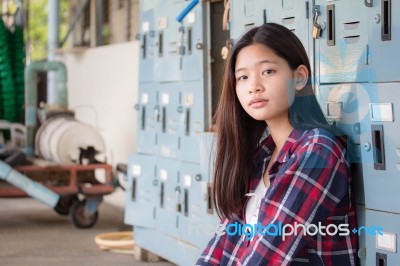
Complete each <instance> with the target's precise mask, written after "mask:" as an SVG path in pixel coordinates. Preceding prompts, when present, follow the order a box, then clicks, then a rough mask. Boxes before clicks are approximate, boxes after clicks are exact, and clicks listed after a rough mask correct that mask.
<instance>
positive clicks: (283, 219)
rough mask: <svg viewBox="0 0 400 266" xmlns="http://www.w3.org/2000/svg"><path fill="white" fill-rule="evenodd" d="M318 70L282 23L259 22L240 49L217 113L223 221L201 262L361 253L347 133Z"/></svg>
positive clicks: (337, 258)
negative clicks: (319, 86) (315, 81)
mask: <svg viewBox="0 0 400 266" xmlns="http://www.w3.org/2000/svg"><path fill="white" fill-rule="evenodd" d="M310 73H311V69H310V64H309V60H308V57H307V54H306V52H305V50H304V47H303V46H302V44H301V42H300V41H299V39H298V38H297V37H296V36H295V35H294V34H293V33H292V32H291V31H289V30H288V29H286V28H285V27H283V26H281V25H278V24H273V23H267V24H264V25H262V26H260V27H256V28H253V29H251V30H250V31H248V32H247V33H246V34H245V35H244V36H243V37H242V38H241V39H240V40H239V41H238V43H237V44H236V45H235V46H234V47H233V49H232V50H231V52H230V56H229V58H228V61H227V65H226V69H225V77H224V85H223V89H222V94H221V99H220V103H219V106H218V110H217V113H216V120H215V122H216V129H217V136H218V142H217V154H216V162H215V171H214V203H215V206H216V210H217V212H218V215H219V216H220V217H222V219H221V228H222V230H219V232H217V233H216V234H215V236H214V237H213V238H212V239H211V241H210V242H209V244H208V246H207V247H206V248H205V250H204V251H203V253H202V255H201V257H200V258H199V259H198V261H197V265H251V266H254V265H279V266H281V265H341V266H344V265H355V264H356V263H357V261H356V255H355V254H356V248H357V235H355V234H353V233H352V232H351V230H352V229H353V228H355V227H356V216H355V211H354V205H353V203H352V191H351V177H350V174H349V173H350V172H349V164H348V162H347V161H346V156H347V155H346V150H345V142H344V141H342V138H341V137H339V135H338V134H337V130H336V129H335V128H333V127H331V126H330V125H329V124H328V123H327V121H326V120H325V117H324V115H323V113H322V111H321V109H320V107H319V105H318V102H317V100H316V97H315V95H314V92H313V88H312V84H311V78H310V76H311V74H310ZM263 136H264V138H263Z"/></svg>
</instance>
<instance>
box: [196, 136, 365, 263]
mask: <svg viewBox="0 0 400 266" xmlns="http://www.w3.org/2000/svg"><path fill="white" fill-rule="evenodd" d="M274 147H275V144H274V142H273V140H272V138H271V136H269V137H267V138H266V139H265V140H264V141H263V142H262V143H261V145H260V148H259V149H258V150H257V151H256V153H255V156H254V163H255V166H256V167H255V169H256V171H255V174H254V175H253V176H251V177H250V189H249V190H250V191H249V192H253V191H254V190H255V188H256V186H257V184H258V182H259V180H260V178H261V177H262V174H263V170H264V168H265V165H268V162H269V159H270V156H271V154H272V151H273V149H274ZM265 158H266V160H265ZM269 175H270V184H271V185H270V187H269V188H268V190H267V192H266V194H265V195H264V197H263V200H262V203H261V206H260V211H259V216H258V221H259V222H260V223H261V225H263V226H266V225H269V224H275V225H277V224H278V223H279V222H280V223H282V225H293V226H294V225H295V224H304V225H310V224H312V225H318V223H319V222H320V223H321V224H322V225H323V226H328V225H330V224H334V225H336V226H339V225H340V224H348V230H349V234H348V235H344V236H341V235H339V234H338V233H337V234H334V235H329V234H327V233H325V235H324V234H323V233H322V234H321V233H317V234H316V235H314V236H311V235H308V234H301V232H300V233H298V234H297V235H296V234H292V235H287V236H286V237H285V240H283V239H282V236H279V235H278V236H276V235H275V236H274V235H273V234H264V235H263V234H260V233H258V234H255V235H254V239H251V240H248V237H247V236H246V235H245V234H240V235H239V234H238V233H236V234H227V233H226V232H225V231H224V229H225V227H226V226H227V225H228V224H234V223H239V224H242V225H243V224H245V223H246V222H245V220H244V219H245V215H244V208H243V213H242V214H241V215H240V216H235V218H234V219H231V220H228V219H226V218H223V219H221V224H220V229H221V228H222V230H219V233H218V232H217V233H216V234H215V235H214V237H213V238H212V239H211V240H210V242H209V243H208V245H207V247H206V248H205V249H204V251H203V253H202V255H201V257H200V258H199V259H198V261H197V263H196V265H250V266H255V265H279V266H281V265H326V266H337V265H340V266H345V265H356V264H358V263H357V259H356V248H357V235H356V234H353V233H352V232H351V231H352V229H353V228H356V226H357V224H356V215H355V211H354V205H353V201H352V191H351V176H350V172H349V164H348V163H347V160H346V150H345V149H344V148H343V146H342V145H341V143H340V142H339V141H338V140H337V139H336V138H335V137H334V136H333V135H332V134H331V133H329V132H328V131H326V130H323V129H313V130H305V131H301V130H297V129H293V131H292V132H291V134H290V135H289V137H288V138H287V140H286V142H285V144H284V146H283V148H282V150H281V151H280V153H279V154H278V157H277V160H276V162H274V164H273V165H272V166H271V169H270V171H269ZM311 231H312V230H311ZM330 231H333V230H330ZM221 232H222V234H221ZM231 232H232V231H231Z"/></svg>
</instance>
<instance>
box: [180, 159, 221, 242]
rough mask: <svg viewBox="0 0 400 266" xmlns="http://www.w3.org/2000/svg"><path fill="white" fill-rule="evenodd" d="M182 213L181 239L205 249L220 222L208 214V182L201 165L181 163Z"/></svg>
mask: <svg viewBox="0 0 400 266" xmlns="http://www.w3.org/2000/svg"><path fill="white" fill-rule="evenodd" d="M179 172H180V188H181V192H182V193H181V204H182V208H181V213H180V219H179V220H180V222H179V228H180V238H181V239H182V240H184V241H187V242H188V243H191V244H193V245H195V246H197V247H199V249H202V248H204V247H205V246H206V245H207V243H208V241H209V240H210V239H211V238H212V237H213V235H214V233H215V231H216V229H217V225H218V220H217V219H216V218H215V216H214V215H213V214H212V213H209V212H208V208H207V204H208V202H207V200H208V190H207V189H208V188H207V183H208V180H207V178H206V176H203V175H202V174H201V168H200V165H199V164H193V163H184V162H183V163H181V165H180V167H179Z"/></svg>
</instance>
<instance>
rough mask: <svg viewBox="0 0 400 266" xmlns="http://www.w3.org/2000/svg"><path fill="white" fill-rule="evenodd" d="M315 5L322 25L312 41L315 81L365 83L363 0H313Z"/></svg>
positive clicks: (366, 17) (366, 34) (366, 19)
mask: <svg viewBox="0 0 400 266" xmlns="http://www.w3.org/2000/svg"><path fill="white" fill-rule="evenodd" d="M315 5H316V6H315V7H314V8H313V12H318V16H317V17H318V19H316V23H317V24H318V25H320V26H321V27H322V33H321V37H320V38H319V39H316V42H315V43H316V47H315V59H316V75H317V76H318V78H319V83H321V84H322V83H342V82H367V81H368V79H369V63H368V23H367V21H368V9H369V8H368V7H367V6H366V5H365V3H364V1H346V0H338V1H331V2H327V1H325V0H316V1H315ZM354 10H357V12H354Z"/></svg>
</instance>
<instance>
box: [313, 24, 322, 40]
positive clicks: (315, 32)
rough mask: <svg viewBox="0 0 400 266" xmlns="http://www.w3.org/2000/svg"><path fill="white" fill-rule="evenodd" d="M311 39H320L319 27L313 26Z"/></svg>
mask: <svg viewBox="0 0 400 266" xmlns="http://www.w3.org/2000/svg"><path fill="white" fill-rule="evenodd" d="M312 37H313V38H314V39H319V37H321V26H319V25H316V24H314V27H313V30H312Z"/></svg>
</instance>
